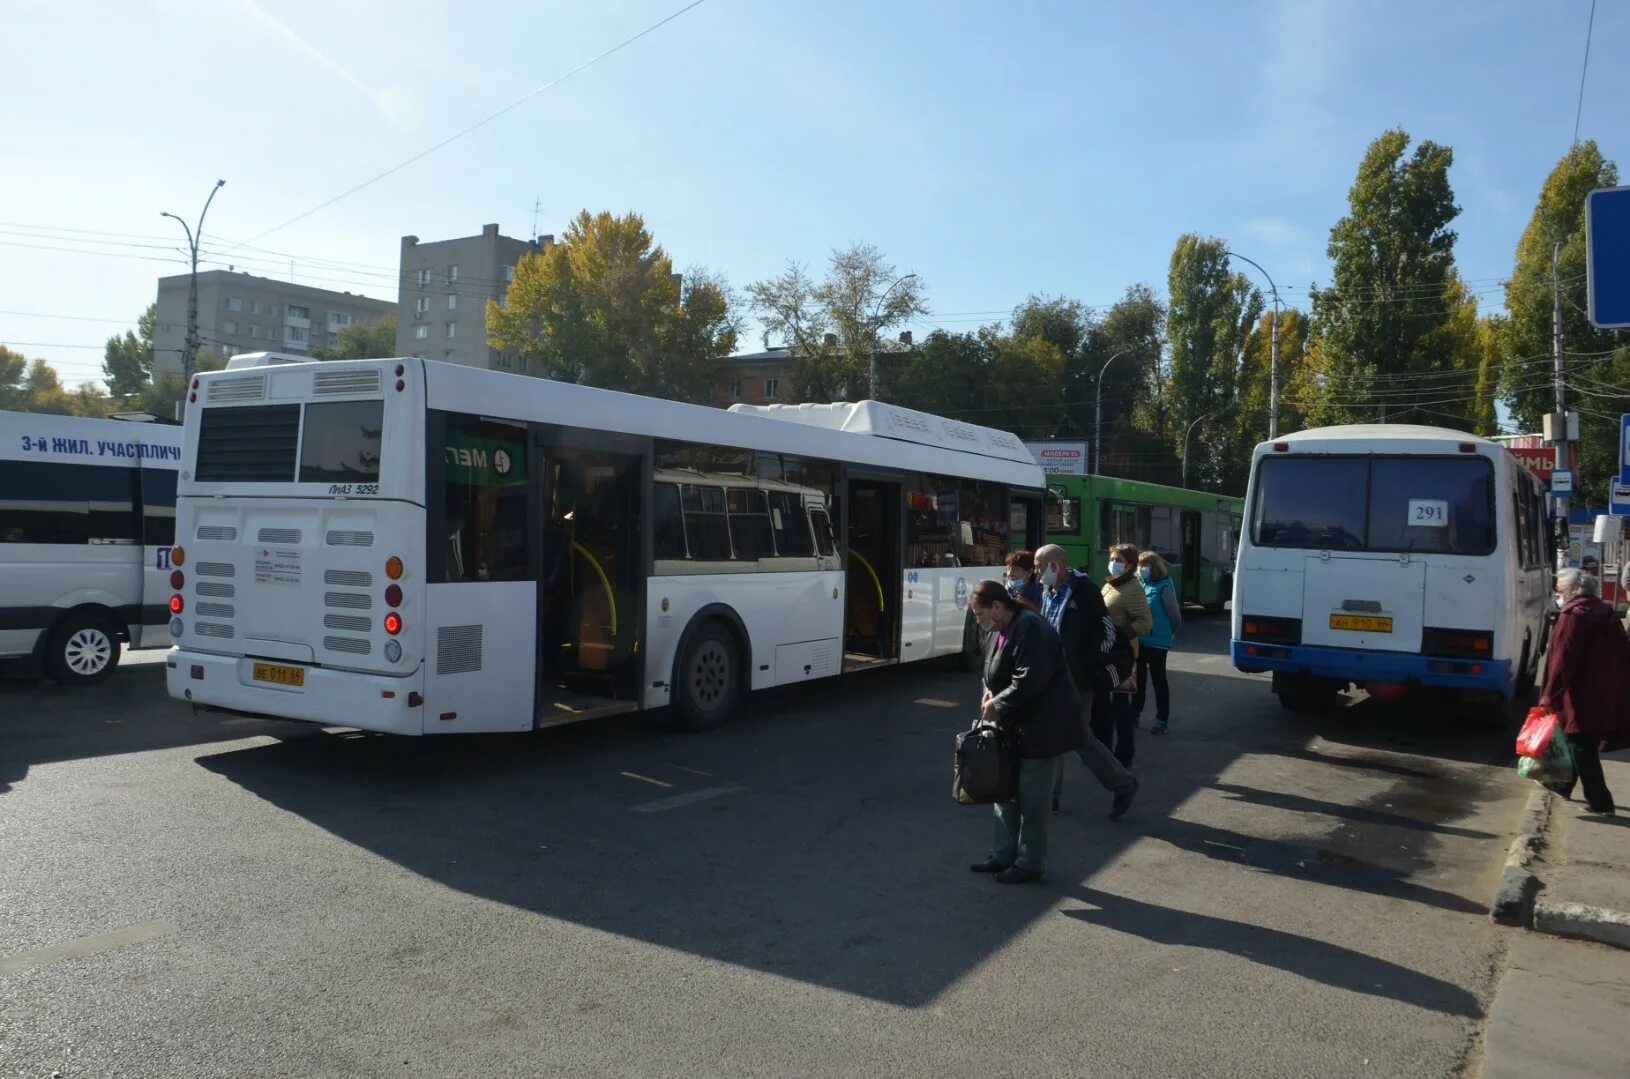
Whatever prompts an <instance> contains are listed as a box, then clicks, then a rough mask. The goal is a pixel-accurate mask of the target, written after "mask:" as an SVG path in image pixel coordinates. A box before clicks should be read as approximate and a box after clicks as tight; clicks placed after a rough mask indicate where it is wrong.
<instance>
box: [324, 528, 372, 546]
mask: <svg viewBox="0 0 1630 1079" xmlns="http://www.w3.org/2000/svg"><path fill="white" fill-rule="evenodd" d="M323 540H324V542H326V543H327V544H328V545H329V546H330V547H372V546H373V545H374V534H373V533H372V532H349V531H346V530H345V529H340V528H331V529H329V530H328V532H327V533H326V534H325V535H324V536H323Z"/></svg>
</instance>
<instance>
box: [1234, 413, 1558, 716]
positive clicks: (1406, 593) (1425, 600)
mask: <svg viewBox="0 0 1630 1079" xmlns="http://www.w3.org/2000/svg"><path fill="white" fill-rule="evenodd" d="M1246 505H1247V511H1246V512H1247V517H1246V525H1245V529H1244V534H1243V535H1242V536H1241V538H1240V547H1239V560H1238V563H1237V566H1236V569H1235V574H1234V610H1233V642H1232V646H1231V647H1232V653H1233V662H1234V665H1235V666H1236V667H1238V668H1239V669H1240V670H1242V671H1249V672H1262V671H1272V672H1273V688H1274V691H1275V692H1276V693H1277V694H1278V695H1279V699H1280V701H1281V703H1282V704H1284V705H1285V707H1287V708H1290V709H1293V710H1297V711H1316V710H1318V709H1321V708H1324V707H1327V706H1329V705H1330V704H1331V703H1333V702H1334V700H1335V698H1336V695H1337V694H1338V693H1340V692H1341V691H1342V690H1343V689H1345V688H1346V687H1347V685H1348V684H1349V683H1351V684H1354V685H1360V686H1365V687H1368V688H1370V689H1371V690H1372V691H1375V692H1377V693H1382V694H1388V693H1396V692H1397V691H1398V689H1399V687H1403V688H1405V689H1409V690H1423V689H1431V690H1435V691H1442V692H1446V693H1450V694H1453V695H1454V696H1455V697H1458V698H1460V699H1462V700H1464V701H1467V702H1468V703H1481V704H1483V705H1496V704H1498V703H1501V702H1509V701H1511V700H1512V699H1513V698H1514V697H1516V696H1517V695H1519V694H1521V693H1523V692H1526V691H1527V689H1528V688H1529V687H1530V686H1531V685H1532V683H1533V680H1534V675H1535V672H1536V669H1537V667H1538V664H1539V658H1540V653H1541V652H1542V651H1543V650H1544V644H1545V633H1544V630H1545V615H1546V610H1547V603H1548V602H1549V600H1550V591H1551V578H1550V571H1549V569H1548V559H1549V552H1548V547H1549V544H1548V542H1547V535H1548V532H1547V528H1546V512H1545V491H1544V488H1543V487H1542V486H1541V484H1540V482H1539V481H1538V480H1537V479H1535V478H1534V476H1533V474H1532V473H1530V472H1529V471H1528V470H1527V469H1526V468H1524V467H1522V465H1521V464H1519V463H1518V462H1517V460H1516V459H1515V458H1514V457H1512V455H1511V453H1510V452H1509V451H1507V450H1506V449H1505V448H1504V447H1503V446H1500V445H1499V444H1498V443H1495V442H1491V441H1488V440H1487V439H1482V438H1477V437H1475V436H1473V435H1468V434H1465V433H1464V432H1460V431H1449V430H1443V429H1440V428H1436V427H1412V426H1406V425H1402V424H1385V425H1359V426H1351V427H1325V428H1319V429H1315V430H1311V431H1301V432H1299V433H1296V434H1292V435H1285V436H1284V437H1282V438H1279V439H1276V440H1274V441H1272V442H1264V443H1262V444H1261V445H1259V446H1257V448H1256V452H1255V456H1254V459H1253V461H1252V467H1251V484H1250V491H1249V492H1248V494H1247V496H1246Z"/></svg>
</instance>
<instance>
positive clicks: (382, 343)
mask: <svg viewBox="0 0 1630 1079" xmlns="http://www.w3.org/2000/svg"><path fill="white" fill-rule="evenodd" d="M336 336H337V337H338V338H339V343H338V344H336V345H335V346H334V347H333V348H314V349H312V350H311V358H312V359H314V360H383V359H386V358H388V357H391V356H394V355H396V318H395V316H394V315H387V316H385V317H384V318H380V319H374V320H372V321H370V322H353V323H351V324H350V325H349V326H341V327H340V332H339V333H338V334H336Z"/></svg>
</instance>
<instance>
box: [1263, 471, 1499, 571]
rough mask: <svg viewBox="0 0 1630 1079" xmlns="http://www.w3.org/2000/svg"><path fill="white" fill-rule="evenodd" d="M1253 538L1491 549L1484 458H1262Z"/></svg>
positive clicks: (1314, 546) (1314, 544) (1311, 545)
mask: <svg viewBox="0 0 1630 1079" xmlns="http://www.w3.org/2000/svg"><path fill="white" fill-rule="evenodd" d="M1252 541H1253V542H1254V543H1255V544H1256V545H1257V546H1259V547H1294V548H1304V549H1308V550H1330V551H1388V552H1392V551H1419V552H1426V553H1449V554H1466V555H1487V554H1490V553H1492V552H1493V550H1494V544H1495V531H1494V468H1493V465H1491V464H1490V463H1489V461H1488V459H1487V458H1484V457H1325V456H1318V457H1315V456H1300V457H1264V458H1263V459H1262V461H1261V463H1260V464H1259V465H1258V472H1257V494H1256V506H1255V512H1254V514H1253V520H1252Z"/></svg>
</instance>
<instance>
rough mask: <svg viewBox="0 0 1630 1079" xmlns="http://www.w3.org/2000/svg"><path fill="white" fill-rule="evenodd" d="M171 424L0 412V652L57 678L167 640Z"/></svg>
mask: <svg viewBox="0 0 1630 1079" xmlns="http://www.w3.org/2000/svg"><path fill="white" fill-rule="evenodd" d="M180 465H181V428H179V427H176V426H167V425H164V424H160V423H155V422H147V423H136V422H127V421H121V420H111V419H109V420H102V419H88V418H84V417H79V416H46V415H40V414H36V413H23V412H0V659H3V660H8V661H16V660H22V661H27V662H28V663H29V664H30V665H31V666H34V667H36V668H38V669H41V670H43V671H44V672H45V674H46V675H47V676H49V677H50V678H52V679H54V680H56V681H59V682H65V683H83V682H95V681H99V680H100V679H103V678H106V677H107V676H108V675H109V674H111V673H113V670H114V668H115V667H116V666H118V663H119V652H120V646H121V645H127V646H129V647H131V648H161V647H167V646H168V645H169V644H170V637H169V634H168V632H167V631H166V629H165V626H166V624H167V623H168V622H169V618H170V614H169V611H168V610H167V609H166V607H165V602H166V601H167V600H168V599H169V597H170V587H169V580H168V578H169V573H170V566H169V555H170V542H171V537H172V536H173V535H174V532H175V485H176V470H177V469H178V468H179V467H180Z"/></svg>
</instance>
